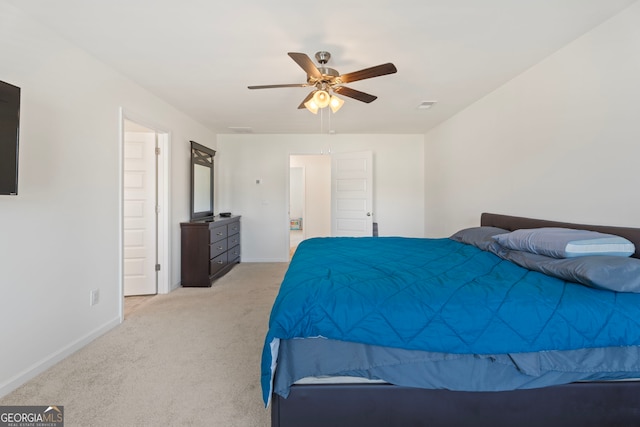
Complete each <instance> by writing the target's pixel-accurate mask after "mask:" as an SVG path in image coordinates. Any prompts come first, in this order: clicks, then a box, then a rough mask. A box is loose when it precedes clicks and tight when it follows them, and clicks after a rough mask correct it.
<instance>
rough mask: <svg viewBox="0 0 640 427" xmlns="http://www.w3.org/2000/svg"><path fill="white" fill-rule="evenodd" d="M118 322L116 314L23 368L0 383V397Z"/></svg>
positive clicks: (113, 326)
mask: <svg viewBox="0 0 640 427" xmlns="http://www.w3.org/2000/svg"><path fill="white" fill-rule="evenodd" d="M119 324H120V316H118V317H116V318H114V319H113V320H111V321H109V322H107V323H106V324H104V325H102V326H101V327H99V328H97V329H94V330H93V331H91V332H90V333H89V334H87V335H85V336H84V337H82V338H80V339H78V340H76V341H74V342H72V343H71V344H69V345H68V346H66V347H64V348H62V349H60V350H58V351H56V352H54V353H52V354H51V355H49V356H48V357H45V358H44V359H42V360H41V361H39V362H37V363H35V364H33V365H32V366H30V367H29V368H27V369H25V370H24V371H22V372H21V373H19V374H17V375H16V376H14V377H12V378H11V379H9V380H8V381H6V382H4V383H2V384H0V397H4V396H6V395H7V394H9V393H11V392H12V391H14V390H15V389H17V388H18V387H20V386H21V385H22V384H24V383H26V382H27V381H29V380H31V379H33V378H35V377H36V376H38V375H40V374H41V373H42V372H44V371H46V370H47V369H49V368H50V367H52V366H53V365H55V364H56V363H58V362H60V361H61V360H63V359H64V358H66V357H68V356H70V355H72V354H73V353H75V352H76V351H78V350H80V349H81V348H82V347H84V346H86V345H87V344H89V343H90V342H91V341H93V340H95V339H96V338H98V337H100V336H101V335H103V334H105V333H107V332H108V331H110V330H111V329H113V328H115V327H116V326H118V325H119Z"/></svg>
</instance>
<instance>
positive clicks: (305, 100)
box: [298, 90, 317, 110]
mask: <svg viewBox="0 0 640 427" xmlns="http://www.w3.org/2000/svg"><path fill="white" fill-rule="evenodd" d="M316 92H317V90H312V91H311V93H310V94H309V95H307V97H306V98H305V99H303V100H302V102H301V103H300V105H298V110H301V109H303V108H307V107H305V106H304V103H305V102H307V101H308V100H310V99H311V98H313V95H314V94H315V93H316Z"/></svg>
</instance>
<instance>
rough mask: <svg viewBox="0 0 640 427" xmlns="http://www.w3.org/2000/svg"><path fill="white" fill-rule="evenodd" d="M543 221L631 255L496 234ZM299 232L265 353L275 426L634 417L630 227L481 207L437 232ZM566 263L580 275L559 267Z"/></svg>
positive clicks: (622, 420) (639, 374)
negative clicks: (537, 244) (557, 247)
mask: <svg viewBox="0 0 640 427" xmlns="http://www.w3.org/2000/svg"><path fill="white" fill-rule="evenodd" d="M547 228H562V229H566V228H569V229H579V230H590V231H595V232H600V233H607V234H611V235H615V236H620V237H621V238H623V239H622V240H625V241H626V242H628V243H629V244H631V247H632V250H631V252H629V253H628V254H626V255H630V256H629V257H628V258H627V257H626V256H609V254H608V253H607V255H605V256H603V255H600V254H596V255H594V256H589V257H575V258H574V257H573V256H574V255H572V254H569V255H567V258H565V259H562V258H563V257H560V260H559V261H558V260H557V259H556V258H553V257H547V256H545V255H540V254H534V255H532V256H529V254H528V252H527V251H523V250H520V249H521V248H518V249H517V250H512V249H505V246H503V245H508V244H510V242H507V243H505V242H504V241H502V240H500V244H498V243H496V239H499V238H496V237H494V236H496V235H502V236H503V237H504V236H509V237H511V234H510V233H511V232H514V231H516V230H525V231H526V230H534V231H537V230H539V229H542V230H544V229H547ZM303 243H304V244H303V245H301V246H300V247H299V248H298V251H297V252H296V255H295V256H294V258H293V259H292V261H291V264H290V266H289V270H288V271H287V274H286V275H285V278H284V280H283V284H282V287H281V290H280V293H279V294H278V297H277V298H276V301H275V302H274V307H273V309H272V314H271V319H270V324H269V332H268V334H267V337H266V339H265V347H264V351H263V359H262V387H263V397H264V398H265V404H267V405H269V404H270V406H271V420H272V426H273V427H276V426H278V427H293V426H310V427H313V426H326V425H332V426H374V427H375V426H395V425H402V426H412V425H413V426H423V425H424V426H465V425H477V426H484V425H486V426H513V425H518V426H539V425H545V426H566V425H580V426H591V425H593V426H633V425H640V380H637V379H638V378H640V293H638V292H640V287H639V286H638V283H637V282H638V280H637V277H640V275H639V274H637V273H640V270H636V268H640V267H638V266H639V265H640V260H638V258H640V254H639V251H640V229H635V228H626V227H609V226H592V225H582V224H572V223H563V222H555V221H545V220H537V219H530V218H522V217H514V216H507V215H498V214H490V213H484V214H482V216H481V221H480V226H479V227H477V228H475V227H474V228H472V229H468V230H461V232H459V233H456V234H455V235H454V236H452V237H451V238H450V239H403V238H387V237H383V238H379V237H378V238H353V239H349V238H325V239H312V241H311V242H307V241H305V242H303ZM617 243H618V242H617ZM354 245H355V246H354ZM407 248H408V249H407ZM572 250H575V251H581V250H582V247H577V248H574V249H572ZM624 250H626V251H628V250H629V246H628V245H626V246H624ZM416 255H417V256H416ZM525 255H526V256H525ZM616 255H618V254H616ZM623 255H625V254H623ZM536 257H538V258H541V262H538V261H539V260H538V259H537V258H536ZM521 258H522V259H521ZM531 259H533V260H534V261H535V263H533V264H532V261H531ZM590 259H593V260H594V262H596V261H597V262H596V264H595V265H597V266H598V267H599V266H600V264H598V263H603V262H604V263H605V264H604V265H605V267H604V268H599V269H598V271H596V272H595V276H596V278H595V279H593V276H592V275H591V274H592V272H591V270H589V272H588V275H587V276H588V277H587V278H586V279H585V278H584V277H583V276H582V274H583V270H584V265H583V264H584V262H583V261H584V260H590ZM362 260H368V261H370V262H372V264H366V263H365V265H368V266H367V267H366V268H364V267H363V266H362V265H359V266H354V265H355V264H358V263H361V262H362ZM425 260H426V261H425ZM543 261H544V262H543ZM452 263H453V264H452ZM487 263H488V264H487ZM576 263H578V265H579V267H580V268H579V269H578V270H579V271H578V273H579V275H580V277H577V278H574V276H573V275H574V274H576V273H575V271H574V270H571V272H570V273H565V271H564V270H562V271H561V272H560V273H558V272H557V271H556V268H557V266H558V265H560V266H561V268H562V269H566V266H567V265H570V266H572V268H573V266H575V264H576ZM534 264H535V265H534ZM614 264H615V265H617V264H620V265H624V266H625V267H624V268H625V270H624V271H623V272H622V273H620V274H617V272H618V270H611V271H609V265H614ZM627 265H631V267H630V268H629V267H627ZM589 268H591V267H589ZM602 271H605V272H606V273H607V274H604V276H607V282H606V283H605V284H602V282H601V281H600V279H601V277H602V276H603V274H602V273H601V272H602ZM478 272H479V273H478ZM611 272H614V274H611ZM379 273H380V274H382V277H383V278H381V276H380V275H379ZM470 274H471V275H470ZM558 274H560V275H558ZM563 274H570V277H569V278H567V277H564V276H562V275H563ZM612 275H613V276H615V277H614V280H613V282H615V283H613V284H612V285H610V284H609V281H608V280H609V276H612ZM443 277H445V279H446V282H450V281H453V282H452V283H454V284H456V283H457V284H461V283H462V284H464V286H462V285H455V286H457V287H456V288H455V290H454V291H451V290H447V291H441V289H448V287H449V285H448V284H445V285H446V286H445V285H443V286H440V282H441V281H442V280H444V279H443ZM578 280H579V281H583V282H584V281H585V280H586V282H584V283H574V281H578ZM427 282H429V283H430V284H431V285H433V283H436V284H438V286H436V290H434V289H433V287H432V286H431V285H430V287H425V288H424V289H422V287H423V286H422V285H423V284H424V283H427ZM455 286H454V287H455ZM609 286H612V287H611V288H610V289H614V290H610V289H606V287H609ZM415 288H421V289H420V290H419V292H421V293H420V294H418V293H416V294H415V295H414V294H413V293H414V292H418V291H416V290H415ZM636 288H639V289H636ZM462 289H464V291H462ZM425 292H426V294H425ZM407 295H409V296H408V297H407ZM425 295H427V297H425ZM363 300H365V301H364V302H363ZM425 300H428V302H429V303H428V304H426V305H425V304H424V303H423V302H424V301H425ZM452 307H453V308H452ZM601 308H604V309H601ZM460 310H462V312H461V311H460ZM531 316H533V318H532V317H531ZM424 319H426V320H424ZM420 322H424V324H421V323H420ZM361 356H362V357H361ZM362 359H366V362H363V360H362ZM309 378H312V379H311V380H309Z"/></svg>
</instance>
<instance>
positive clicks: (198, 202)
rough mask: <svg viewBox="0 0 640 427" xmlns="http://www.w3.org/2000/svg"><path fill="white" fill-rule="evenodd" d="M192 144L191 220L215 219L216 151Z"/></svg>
mask: <svg viewBox="0 0 640 427" xmlns="http://www.w3.org/2000/svg"><path fill="white" fill-rule="evenodd" d="M190 142H191V209H190V211H191V220H192V221H199V220H206V219H212V218H213V195H214V194H213V193H214V192H213V172H214V168H213V158H214V157H215V155H216V152H215V150H212V149H211V148H207V147H205V146H204V145H200V144H198V143H197V142H195V141H190Z"/></svg>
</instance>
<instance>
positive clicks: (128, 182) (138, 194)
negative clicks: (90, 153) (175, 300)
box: [120, 113, 169, 318]
mask: <svg viewBox="0 0 640 427" xmlns="http://www.w3.org/2000/svg"><path fill="white" fill-rule="evenodd" d="M168 142H169V136H168V133H166V132H163V131H161V130H159V129H157V128H156V127H153V126H150V125H147V124H144V122H142V121H140V120H136V119H133V118H131V117H129V116H128V115H127V114H124V113H123V114H122V144H121V156H122V158H121V161H122V163H121V165H122V166H121V167H122V178H121V180H122V181H121V184H122V188H121V191H122V196H121V197H122V210H121V222H120V224H121V226H120V230H121V239H122V240H121V242H122V247H121V251H122V252H121V254H122V264H121V272H122V276H121V277H122V287H121V290H122V296H123V300H122V310H121V318H124V316H125V312H126V313H127V315H128V314H130V312H131V308H132V307H137V306H140V305H141V304H140V303H141V301H142V302H144V301H146V300H147V299H148V298H149V296H153V295H156V294H158V293H167V292H168V260H167V259H168V258H167V250H166V248H167V247H168V245H167V238H168V223H167V218H166V217H167V215H166V214H165V210H166V209H165V200H167V191H168V185H167V177H166V173H165V171H166V170H167V157H168V156H167V153H168ZM163 267H164V268H163ZM125 299H126V301H125ZM125 303H126V306H125Z"/></svg>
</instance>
